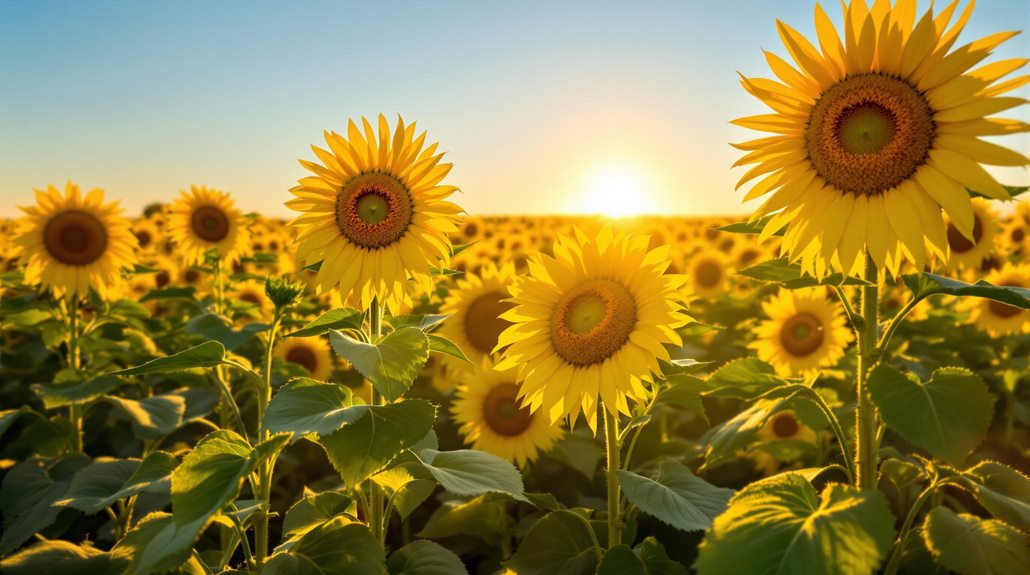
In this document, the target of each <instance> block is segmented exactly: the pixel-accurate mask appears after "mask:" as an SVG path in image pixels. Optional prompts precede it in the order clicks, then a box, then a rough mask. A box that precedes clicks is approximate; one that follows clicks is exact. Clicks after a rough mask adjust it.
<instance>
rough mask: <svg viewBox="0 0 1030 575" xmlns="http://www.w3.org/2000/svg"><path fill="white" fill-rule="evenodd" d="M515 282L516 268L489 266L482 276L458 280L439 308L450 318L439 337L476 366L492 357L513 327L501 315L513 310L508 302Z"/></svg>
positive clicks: (484, 268)
mask: <svg viewBox="0 0 1030 575" xmlns="http://www.w3.org/2000/svg"><path fill="white" fill-rule="evenodd" d="M514 278H515V265H514V264H512V263H510V262H509V263H505V264H502V265H501V266H500V267H498V266H497V264H495V263H493V262H489V263H487V264H485V265H484V266H483V268H482V271H481V273H480V274H479V275H474V274H466V275H465V279H461V280H458V281H457V283H456V284H455V286H454V288H453V289H452V290H451V291H450V293H449V294H447V298H446V299H445V300H444V302H443V306H442V307H441V308H440V313H444V314H447V315H448V316H450V317H448V318H447V321H445V322H444V323H443V326H442V327H441V328H440V335H443V336H444V337H446V338H447V339H449V340H451V341H453V342H454V343H456V344H458V347H459V348H461V350H462V351H464V352H465V355H466V356H468V358H469V359H470V360H472V362H473V363H475V364H477V365H478V364H481V363H483V362H484V361H485V360H487V359H488V358H489V357H490V352H491V351H493V349H494V348H495V347H497V338H498V337H499V336H500V335H501V332H503V331H504V330H505V329H507V328H508V327H509V326H511V322H510V321H508V320H505V319H502V318H501V315H502V314H504V313H505V312H507V311H508V310H510V309H511V308H512V307H513V304H512V303H511V302H508V301H507V299H508V287H509V286H511V284H512V281H513V280H514ZM448 364H449V365H450V366H452V367H456V365H457V364H456V363H455V362H448Z"/></svg>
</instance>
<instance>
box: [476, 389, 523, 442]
mask: <svg viewBox="0 0 1030 575" xmlns="http://www.w3.org/2000/svg"><path fill="white" fill-rule="evenodd" d="M518 393H519V387H518V386H517V385H515V384H513V383H502V384H500V385H497V386H495V387H494V388H493V389H491V390H490V392H489V393H487V394H486V397H485V398H484V399H483V420H484V421H485V422H486V425H487V427H489V428H490V429H491V430H493V432H494V433H496V434H498V435H503V436H505V437H514V436H516V435H519V434H521V433H522V432H524V431H526V430H527V429H529V426H530V425H532V424H533V414H532V413H530V411H529V408H528V407H523V406H522V405H521V404H520V403H521V402H519V400H518Z"/></svg>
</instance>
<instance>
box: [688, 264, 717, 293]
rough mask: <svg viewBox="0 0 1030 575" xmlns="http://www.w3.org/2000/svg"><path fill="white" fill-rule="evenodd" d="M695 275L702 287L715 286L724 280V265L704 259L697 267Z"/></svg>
mask: <svg viewBox="0 0 1030 575" xmlns="http://www.w3.org/2000/svg"><path fill="white" fill-rule="evenodd" d="M694 277H695V278H696V279H697V283H698V285H700V286H701V287H706V288H712V287H715V286H717V285H719V281H720V280H722V266H720V265H719V264H717V263H715V262H713V261H708V260H706V261H703V262H701V263H700V264H698V265H697V268H695V271H694Z"/></svg>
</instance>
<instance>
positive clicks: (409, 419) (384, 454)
mask: <svg viewBox="0 0 1030 575" xmlns="http://www.w3.org/2000/svg"><path fill="white" fill-rule="evenodd" d="M420 333H421V332H420ZM356 408H357V407H356ZM360 409H361V410H363V411H365V414H364V415H362V416H360V417H358V418H357V419H356V420H355V421H354V423H349V424H347V425H344V426H343V427H341V428H340V429H338V430H337V431H335V432H333V433H331V434H329V435H326V436H324V437H322V438H321V440H320V443H321V444H322V446H323V447H324V448H325V451H326V453H327V454H328V455H329V461H330V462H332V464H333V467H335V468H336V470H337V471H338V472H339V473H340V476H341V477H343V480H344V481H345V482H346V483H347V485H349V486H356V485H358V484H360V483H361V482H362V481H364V480H365V479H367V478H368V477H369V476H371V475H372V474H374V473H376V472H378V471H380V470H382V469H383V468H385V467H386V466H387V465H388V464H389V463H390V462H391V461H393V459H394V458H395V457H397V456H398V455H400V453H401V452H402V451H404V450H405V449H408V448H409V447H411V446H413V445H415V444H416V443H417V442H418V441H419V440H421V439H422V438H423V437H424V436H425V435H426V433H428V432H429V430H430V429H432V427H433V422H434V421H435V420H436V408H435V407H433V405H432V404H431V403H429V402H427V401H424V400H421V399H409V400H406V401H401V402H399V403H391V404H388V405H365V406H360Z"/></svg>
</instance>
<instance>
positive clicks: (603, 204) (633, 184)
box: [579, 164, 655, 218]
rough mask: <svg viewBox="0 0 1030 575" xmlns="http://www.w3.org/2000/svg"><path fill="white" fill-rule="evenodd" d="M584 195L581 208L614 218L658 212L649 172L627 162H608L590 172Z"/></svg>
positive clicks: (586, 179) (583, 210)
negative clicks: (655, 206) (646, 172)
mask: <svg viewBox="0 0 1030 575" xmlns="http://www.w3.org/2000/svg"><path fill="white" fill-rule="evenodd" d="M582 198H583V199H582V202H583V204H582V206H581V207H580V210H579V211H581V212H584V213H591V214H602V215H605V216H608V217H610V218H624V217H631V216H639V215H642V214H647V213H654V212H655V210H654V205H653V204H654V202H653V196H652V192H651V186H650V182H649V179H648V177H647V175H646V174H645V173H644V172H643V171H642V170H640V169H638V168H636V167H635V166H631V165H627V164H605V165H602V166H600V167H597V168H595V169H594V170H593V171H591V172H589V173H588V175H587V177H586V178H585V184H584V186H583V196H582Z"/></svg>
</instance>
